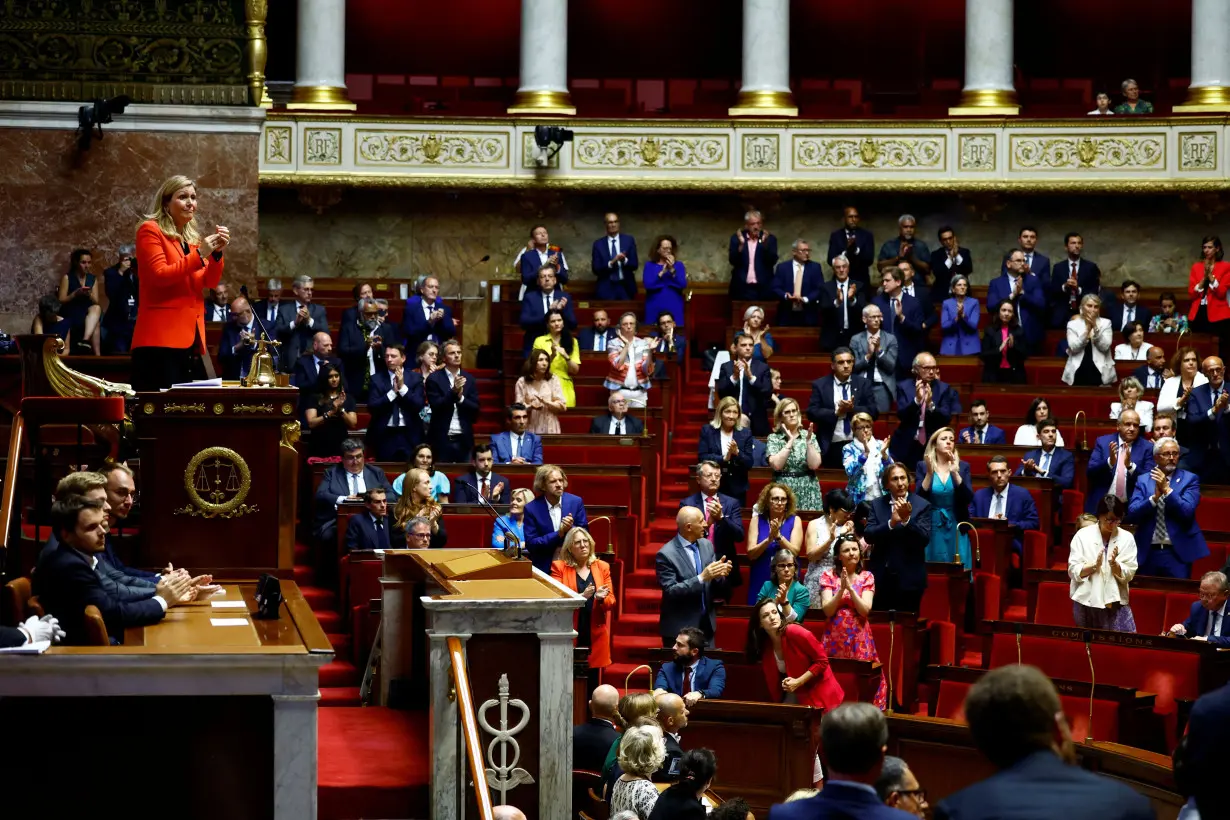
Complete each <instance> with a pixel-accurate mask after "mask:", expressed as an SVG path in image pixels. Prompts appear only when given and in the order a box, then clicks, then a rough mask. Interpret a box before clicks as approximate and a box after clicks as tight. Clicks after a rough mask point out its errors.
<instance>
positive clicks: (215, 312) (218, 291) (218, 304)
mask: <svg viewBox="0 0 1230 820" xmlns="http://www.w3.org/2000/svg"><path fill="white" fill-rule="evenodd" d="M209 297H210V298H209V301H208V302H206V303H205V321H207V322H225V321H228V320H229V319H230V318H231V308H230V303H231V286H230V285H228V284H227V283H226V282H219V283H218V286H217V287H215V288H214V289H213V290H212V291H210V294H209Z"/></svg>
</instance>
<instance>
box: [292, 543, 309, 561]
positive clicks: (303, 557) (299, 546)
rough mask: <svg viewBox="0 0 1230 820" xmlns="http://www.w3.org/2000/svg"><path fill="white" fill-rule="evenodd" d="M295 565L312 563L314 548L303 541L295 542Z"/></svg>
mask: <svg viewBox="0 0 1230 820" xmlns="http://www.w3.org/2000/svg"><path fill="white" fill-rule="evenodd" d="M295 563H296V564H310V563H312V548H311V547H309V546H308V545H307V544H305V543H303V542H302V541H296V542H295Z"/></svg>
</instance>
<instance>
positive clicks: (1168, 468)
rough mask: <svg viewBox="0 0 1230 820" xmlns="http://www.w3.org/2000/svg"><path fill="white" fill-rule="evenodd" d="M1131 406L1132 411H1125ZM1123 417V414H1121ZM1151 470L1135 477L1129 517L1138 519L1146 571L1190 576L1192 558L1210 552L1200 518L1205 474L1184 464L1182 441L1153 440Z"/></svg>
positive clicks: (1142, 565)
mask: <svg viewBox="0 0 1230 820" xmlns="http://www.w3.org/2000/svg"><path fill="white" fill-rule="evenodd" d="M1124 412H1128V411H1124ZM1120 417H1121V418H1122V414H1120ZM1150 466H1151V467H1152V469H1151V470H1150V471H1149V474H1148V475H1142V476H1140V477H1139V478H1137V479H1136V488H1135V489H1134V490H1132V492H1131V495H1130V498H1129V501H1128V511H1127V517H1126V518H1125V519H1124V523H1127V524H1135V525H1136V552H1137V555H1139V556H1141V559H1140V569H1139V570H1137V571H1138V572H1139V573H1140V574H1141V575H1162V576H1167V577H1170V578H1190V577H1191V576H1192V564H1193V563H1194V562H1196V561H1199V560H1200V559H1201V558H1204V557H1205V556H1206V555H1208V554H1209V546H1208V544H1206V543H1205V540H1204V533H1203V532H1201V530H1200V527H1199V525H1197V523H1196V507H1197V506H1198V505H1199V504H1200V479H1199V478H1198V477H1197V476H1196V474H1195V473H1189V472H1187V471H1186V470H1180V469H1179V442H1177V441H1175V440H1174V439H1172V438H1159V439H1157V440H1156V441H1154V442H1153V464H1152V465H1150Z"/></svg>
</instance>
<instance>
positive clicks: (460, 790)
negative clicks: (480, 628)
mask: <svg viewBox="0 0 1230 820" xmlns="http://www.w3.org/2000/svg"><path fill="white" fill-rule="evenodd" d="M385 617H387V614H386V616H385ZM469 637H470V636H469V635H467V634H464V633H457V634H452V635H450V634H447V633H443V632H435V631H430V632H428V639H429V640H430V641H431V645H430V648H429V649H428V653H429V661H428V662H429V663H430V664H431V670H432V675H431V698H430V702H431V724H430V730H429V735H428V740H429V745H430V748H431V816H432V817H460V816H461V807H462V804H463V802H464V800H465V778H466V776H467V772H468V770H467V769H466V766H465V748H464V744H463V743H462V741H461V717H460V714H459V713H458V711H457V701H456V697H455V696H454V694H453V677H452V668H453V666H452V664H453V661H452V657H451V656H450V655H449V652H448V639H449V638H461V640H462V641H465V640H466V639H467V638H469Z"/></svg>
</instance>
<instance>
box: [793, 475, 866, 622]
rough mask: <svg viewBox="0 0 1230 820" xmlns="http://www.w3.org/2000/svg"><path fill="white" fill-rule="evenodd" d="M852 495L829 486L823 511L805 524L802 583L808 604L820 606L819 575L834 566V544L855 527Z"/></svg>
mask: <svg viewBox="0 0 1230 820" xmlns="http://www.w3.org/2000/svg"><path fill="white" fill-rule="evenodd" d="M854 507H855V503H854V499H852V498H851V497H850V494H849V493H848V492H846V491H845V490H829V491H828V492H827V493H825V495H824V515H821V516H817V517H816V518H813V519H812V520H811V521H810V522H808V524H807V534H806V535H805V536H804V537H803V544H804V547H805V549H806V550H807V576H806V578H805V579H804V581H803V585H804V586H805V587H807V591H808V593H809V594H810V595H811V605H812V606H813V607H818V606H820V576H821V575H823V574H824V572H825V570H828V569H832V568H833V561H834V559H835V557H836V553H834V552H833V544H835V543H836V542H837V539H838V538H839V537H840V536H842V535H847V534H849V533H851V532H853V531H854V522H853V521H852V520H851V517H852V516H853V515H854Z"/></svg>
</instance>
